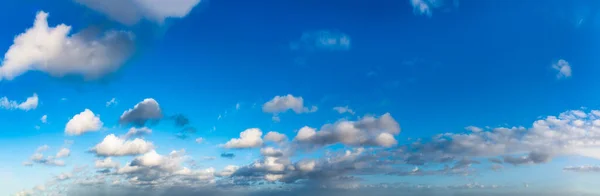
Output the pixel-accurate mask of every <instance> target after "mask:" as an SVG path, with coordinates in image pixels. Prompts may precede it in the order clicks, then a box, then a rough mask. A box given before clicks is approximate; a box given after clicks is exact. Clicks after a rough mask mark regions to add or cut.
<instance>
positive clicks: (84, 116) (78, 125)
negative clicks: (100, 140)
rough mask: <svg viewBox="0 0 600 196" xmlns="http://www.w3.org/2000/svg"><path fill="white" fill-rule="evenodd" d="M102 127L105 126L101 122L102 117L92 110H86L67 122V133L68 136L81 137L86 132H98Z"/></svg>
mask: <svg viewBox="0 0 600 196" xmlns="http://www.w3.org/2000/svg"><path fill="white" fill-rule="evenodd" d="M102 125H104V124H103V123H102V121H101V120H100V115H95V114H94V112H92V111H91V110H89V109H85V110H84V111H83V112H81V113H79V114H76V115H75V116H73V118H71V120H69V122H67V125H66V126H65V133H66V134H67V135H81V134H83V133H86V132H93V131H98V130H100V129H101V128H102Z"/></svg>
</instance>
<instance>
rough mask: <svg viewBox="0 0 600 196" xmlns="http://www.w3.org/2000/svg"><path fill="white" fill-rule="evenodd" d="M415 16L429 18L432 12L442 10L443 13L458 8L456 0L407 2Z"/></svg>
mask: <svg viewBox="0 0 600 196" xmlns="http://www.w3.org/2000/svg"><path fill="white" fill-rule="evenodd" d="M409 1H410V4H411V5H412V7H413V12H414V13H415V14H416V15H426V16H429V17H431V16H432V14H433V11H434V10H437V9H442V10H445V11H449V10H452V9H453V8H457V7H458V4H459V3H458V0H409Z"/></svg>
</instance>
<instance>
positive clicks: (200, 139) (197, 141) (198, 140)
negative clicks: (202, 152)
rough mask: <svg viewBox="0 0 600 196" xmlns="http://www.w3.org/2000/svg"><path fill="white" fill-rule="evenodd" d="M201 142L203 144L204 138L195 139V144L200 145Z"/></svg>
mask: <svg viewBox="0 0 600 196" xmlns="http://www.w3.org/2000/svg"><path fill="white" fill-rule="evenodd" d="M202 142H204V138H201V137H199V138H196V143H198V144H200V143H202Z"/></svg>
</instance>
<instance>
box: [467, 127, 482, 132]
mask: <svg viewBox="0 0 600 196" xmlns="http://www.w3.org/2000/svg"><path fill="white" fill-rule="evenodd" d="M465 129H466V130H468V131H471V132H475V133H477V132H481V131H483V129H481V128H479V127H476V126H468V127H465Z"/></svg>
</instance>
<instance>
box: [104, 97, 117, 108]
mask: <svg viewBox="0 0 600 196" xmlns="http://www.w3.org/2000/svg"><path fill="white" fill-rule="evenodd" d="M117 103H118V102H117V99H116V98H112V99H110V100H109V101H108V102H106V107H110V106H113V105H117Z"/></svg>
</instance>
